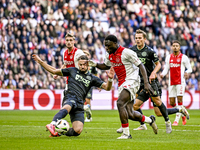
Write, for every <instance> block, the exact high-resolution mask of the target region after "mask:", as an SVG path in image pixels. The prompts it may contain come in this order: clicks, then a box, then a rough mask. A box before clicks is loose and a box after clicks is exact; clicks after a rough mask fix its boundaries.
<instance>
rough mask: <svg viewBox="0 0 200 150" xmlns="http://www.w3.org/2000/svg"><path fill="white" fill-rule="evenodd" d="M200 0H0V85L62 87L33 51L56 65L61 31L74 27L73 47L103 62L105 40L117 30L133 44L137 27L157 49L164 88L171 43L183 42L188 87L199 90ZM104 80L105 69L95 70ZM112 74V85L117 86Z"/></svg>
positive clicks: (59, 59)
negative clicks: (174, 41)
mask: <svg viewBox="0 0 200 150" xmlns="http://www.w3.org/2000/svg"><path fill="white" fill-rule="evenodd" d="M199 5H200V2H199V0H37V1H36V0H1V2H0V89H50V90H54V89H64V87H65V79H64V78H63V77H59V78H58V79H57V80H54V79H53V78H52V76H51V75H50V74H49V73H47V72H46V71H44V70H43V69H42V68H41V67H40V66H39V65H37V64H35V62H34V61H33V60H32V59H31V55H32V54H33V53H37V54H39V55H40V57H41V58H42V59H44V60H46V62H47V63H48V64H50V65H52V66H54V67H56V68H60V67H61V66H62V64H63V62H62V54H63V51H64V50H65V38H64V37H65V34H66V32H73V33H74V35H75V36H76V44H75V46H76V47H78V48H80V49H82V50H88V51H89V52H90V54H91V59H93V60H95V61H97V62H103V61H104V57H105V52H106V51H105V48H104V46H103V40H104V38H105V37H106V36H107V35H108V34H115V35H116V36H117V37H118V39H119V44H120V45H122V46H124V47H130V46H132V45H134V44H135V41H134V34H135V31H136V30H137V29H142V30H144V31H145V32H146V33H147V41H146V44H147V45H149V46H150V47H152V48H153V50H154V51H155V52H156V53H157V54H158V56H159V59H160V62H161V64H162V68H161V70H160V72H159V73H158V79H159V81H160V83H161V84H162V88H163V90H167V87H168V76H166V77H165V78H164V79H163V80H161V79H160V76H159V74H160V73H161V71H162V70H163V68H164V64H165V57H166V56H167V55H168V54H170V53H171V42H172V41H173V40H179V41H180V42H181V52H182V53H183V54H185V55H187V56H188V57H189V58H190V63H191V66H192V70H193V72H192V73H191V74H190V76H189V79H187V81H186V82H187V86H186V90H192V89H193V90H200V42H199V41H200V6H199ZM98 73H99V76H100V78H101V79H102V80H105V81H106V80H107V76H106V73H105V72H104V71H101V70H98ZM117 82H118V81H117V78H115V84H114V87H113V88H114V89H117Z"/></svg>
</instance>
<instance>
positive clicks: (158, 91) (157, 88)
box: [137, 79, 162, 107]
mask: <svg viewBox="0 0 200 150" xmlns="http://www.w3.org/2000/svg"><path fill="white" fill-rule="evenodd" d="M150 85H151V87H152V88H153V90H154V94H153V95H152V96H150V94H149V93H146V91H145V90H144V85H141V86H140V89H139V90H138V92H137V94H138V97H137V99H139V100H141V101H143V102H146V101H147V100H148V99H149V98H151V97H158V96H160V97H161V95H162V88H161V85H160V83H159V81H158V79H155V80H153V81H151V84H150ZM151 102H152V103H153V106H154V107H156V104H154V102H153V101H152V99H151Z"/></svg>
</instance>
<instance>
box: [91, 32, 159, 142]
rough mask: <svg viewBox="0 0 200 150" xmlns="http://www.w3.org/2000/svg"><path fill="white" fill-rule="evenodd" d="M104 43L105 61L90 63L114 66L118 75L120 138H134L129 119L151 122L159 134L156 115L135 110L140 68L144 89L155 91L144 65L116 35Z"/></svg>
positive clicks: (105, 68) (102, 66) (95, 65)
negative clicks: (144, 114)
mask: <svg viewBox="0 0 200 150" xmlns="http://www.w3.org/2000/svg"><path fill="white" fill-rule="evenodd" d="M104 45H105V49H106V51H107V53H106V58H105V61H104V63H103V64H99V63H95V62H93V61H92V60H90V61H89V64H90V66H92V67H97V68H99V69H102V70H107V69H109V68H110V67H111V66H113V68H114V70H115V72H116V75H117V77H118V80H119V83H118V86H119V88H118V93H119V96H118V100H117V108H118V111H119V116H120V120H121V125H122V131H123V134H122V135H121V137H118V139H129V138H132V137H131V135H130V132H129V123H128V119H131V120H134V121H141V122H147V123H150V125H151V127H152V128H153V130H154V133H155V134H157V125H156V124H155V117H154V116H150V117H145V116H143V115H142V114H141V113H139V112H138V111H134V110H133V100H134V99H135V94H136V93H137V91H138V89H139V87H140V76H139V69H140V71H141V74H142V76H143V78H144V90H145V91H146V92H148V93H149V94H152V93H154V91H153V89H152V87H151V86H150V84H149V81H148V78H147V73H146V70H145V68H144V65H143V64H142V63H141V61H140V59H139V58H138V57H137V54H136V53H135V52H134V51H132V50H130V49H128V48H125V47H122V46H120V45H118V40H117V37H116V36H114V35H109V36H107V37H106V38H105V41H104Z"/></svg>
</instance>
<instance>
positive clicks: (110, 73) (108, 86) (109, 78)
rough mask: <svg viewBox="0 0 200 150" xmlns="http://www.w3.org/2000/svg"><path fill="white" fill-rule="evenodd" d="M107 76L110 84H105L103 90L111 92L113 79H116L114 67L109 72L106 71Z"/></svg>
mask: <svg viewBox="0 0 200 150" xmlns="http://www.w3.org/2000/svg"><path fill="white" fill-rule="evenodd" d="M106 74H107V76H108V82H107V83H103V85H102V86H101V88H102V89H104V90H106V91H110V90H111V88H112V83H113V78H114V75H115V71H114V69H113V67H111V68H110V70H109V72H108V71H106Z"/></svg>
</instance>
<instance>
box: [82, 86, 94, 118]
mask: <svg viewBox="0 0 200 150" xmlns="http://www.w3.org/2000/svg"><path fill="white" fill-rule="evenodd" d="M92 90H93V88H90V90H89V92H88V93H87V96H86V98H85V103H86V104H85V105H84V110H85V113H86V118H85V122H90V121H92V112H91V99H92Z"/></svg>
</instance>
